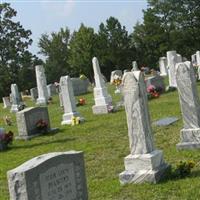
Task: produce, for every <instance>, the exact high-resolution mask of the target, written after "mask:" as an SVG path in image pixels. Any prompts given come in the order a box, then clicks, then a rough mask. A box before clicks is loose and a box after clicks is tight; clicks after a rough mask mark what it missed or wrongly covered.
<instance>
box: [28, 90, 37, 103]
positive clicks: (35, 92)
mask: <svg viewBox="0 0 200 200" xmlns="http://www.w3.org/2000/svg"><path fill="white" fill-rule="evenodd" d="M30 93H31V99H32V100H33V101H36V99H37V98H38V90H37V88H31V89H30Z"/></svg>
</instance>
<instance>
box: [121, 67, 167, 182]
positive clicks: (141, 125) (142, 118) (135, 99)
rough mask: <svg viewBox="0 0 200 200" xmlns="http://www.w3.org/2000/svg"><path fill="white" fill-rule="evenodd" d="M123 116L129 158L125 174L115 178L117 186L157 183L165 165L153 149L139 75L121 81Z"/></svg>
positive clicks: (159, 152)
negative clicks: (126, 131)
mask: <svg viewBox="0 0 200 200" xmlns="http://www.w3.org/2000/svg"><path fill="white" fill-rule="evenodd" d="M122 86H123V90H122V91H123V95H124V105H125V110H126V116H127V124H128V136H129V144H130V154H129V155H128V156H127V157H125V160H124V162H125V171H124V172H122V173H121V174H119V179H120V182H121V184H126V183H142V182H146V181H147V182H152V183H156V182H158V181H159V180H160V179H161V178H162V177H163V175H164V172H165V171H166V169H168V168H169V165H168V164H166V163H165V162H164V160H163V153H162V151H161V150H157V149H155V146H154V142H153V135H152V129H151V124H150V115H149V109H148V102H147V94H146V86H145V83H144V78H143V75H142V73H141V72H140V71H135V72H127V73H126V74H125V75H124V77H123V80H122Z"/></svg>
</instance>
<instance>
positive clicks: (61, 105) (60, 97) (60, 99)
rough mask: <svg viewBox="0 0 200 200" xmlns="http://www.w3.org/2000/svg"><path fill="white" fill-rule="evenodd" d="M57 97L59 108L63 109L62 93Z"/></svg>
mask: <svg viewBox="0 0 200 200" xmlns="http://www.w3.org/2000/svg"><path fill="white" fill-rule="evenodd" d="M58 95H59V101H60V107H63V100H62V93H61V92H59V94H58Z"/></svg>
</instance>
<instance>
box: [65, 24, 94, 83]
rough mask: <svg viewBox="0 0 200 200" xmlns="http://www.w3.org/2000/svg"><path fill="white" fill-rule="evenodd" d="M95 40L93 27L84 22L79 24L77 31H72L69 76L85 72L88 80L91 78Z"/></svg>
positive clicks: (77, 75)
mask: <svg viewBox="0 0 200 200" xmlns="http://www.w3.org/2000/svg"><path fill="white" fill-rule="evenodd" d="M96 40H97V36H96V34H95V33H94V30H93V28H89V27H86V26H84V24H81V26H80V28H79V30H78V31H74V33H73V34H72V38H71V40H70V44H69V47H70V56H69V64H70V67H71V76H76V77H79V75H80V74H85V75H86V76H87V77H88V78H89V79H90V80H92V79H93V68H92V58H93V57H94V56H95V49H96Z"/></svg>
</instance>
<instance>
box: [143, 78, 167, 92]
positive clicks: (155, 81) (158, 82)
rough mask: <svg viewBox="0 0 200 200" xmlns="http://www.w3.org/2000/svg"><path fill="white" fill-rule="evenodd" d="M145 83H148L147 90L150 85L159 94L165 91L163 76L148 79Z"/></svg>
mask: <svg viewBox="0 0 200 200" xmlns="http://www.w3.org/2000/svg"><path fill="white" fill-rule="evenodd" d="M145 82H146V87H147V88H148V87H149V86H150V85H153V86H155V88H156V89H157V90H158V91H159V92H164V91H165V83H164V79H163V77H162V76H159V75H156V76H152V77H148V78H146V79H145Z"/></svg>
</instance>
